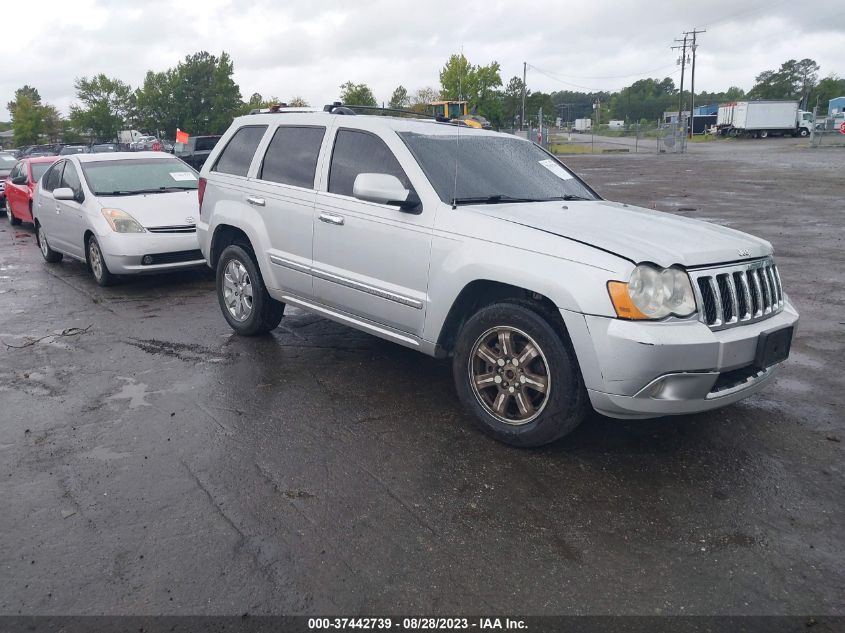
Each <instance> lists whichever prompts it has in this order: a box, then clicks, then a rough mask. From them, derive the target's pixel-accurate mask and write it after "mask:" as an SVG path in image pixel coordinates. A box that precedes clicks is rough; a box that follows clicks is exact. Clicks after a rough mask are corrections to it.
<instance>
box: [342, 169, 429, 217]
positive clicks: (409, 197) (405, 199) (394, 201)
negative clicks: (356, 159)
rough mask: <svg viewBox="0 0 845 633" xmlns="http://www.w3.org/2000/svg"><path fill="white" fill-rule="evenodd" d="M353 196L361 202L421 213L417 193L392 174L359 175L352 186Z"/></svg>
mask: <svg viewBox="0 0 845 633" xmlns="http://www.w3.org/2000/svg"><path fill="white" fill-rule="evenodd" d="M352 195H353V196H355V197H356V198H358V199H359V200H367V201H368V202H378V203H380V204H390V205H394V206H397V207H399V208H400V209H401V210H402V211H408V212H410V213H419V211H420V209H419V207H420V199H419V196H417V194H416V192H414V191H413V190H410V189H405V187H404V186H403V185H402V181H400V180H399V179H398V178H397V177H396V176H392V175H391V174H358V175H357V176H356V177H355V183H354V184H353V185H352Z"/></svg>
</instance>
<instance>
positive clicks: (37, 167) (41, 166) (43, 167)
mask: <svg viewBox="0 0 845 633" xmlns="http://www.w3.org/2000/svg"><path fill="white" fill-rule="evenodd" d="M52 164H53V163H32V165H31V166H32V182H38V181H39V180H41V176H43V175H44V172H45V171H47V170H48V169H50V166H51V165H52Z"/></svg>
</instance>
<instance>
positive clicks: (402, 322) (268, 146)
mask: <svg viewBox="0 0 845 633" xmlns="http://www.w3.org/2000/svg"><path fill="white" fill-rule="evenodd" d="M349 113H350V111H349V110H348V109H346V108H333V107H329V106H327V108H326V110H325V111H322V112H320V111H309V112H303V111H301V110H299V111H295V112H291V111H281V112H279V113H267V114H255V115H250V116H244V117H240V118H238V119H236V120H235V121H234V123H233V124H232V126H231V128H230V129H229V130H228V131H227V132H226V134H225V135H224V136H223V137H222V139H221V140H220V142H219V144H218V145H217V147H216V148H215V149H214V151H213V152H212V153H211V155H210V157H209V159H208V161H207V162H206V163H205V166H204V167H203V169H202V174H201V175H202V178H201V179H200V189H199V192H200V193H199V196H200V220H199V222H198V223H197V232H198V237H199V242H200V247H201V249H202V252H203V254H204V255H205V257H206V259H207V261H208V264H209V265H210V266H211V267H212V268H215V269H216V271H217V293H218V298H219V302H220V307H221V309H222V312H223V316H224V317H225V318H226V320H227V321H228V322H229V324H230V325H231V327H232V328H233V329H234V330H235V331H236V332H238V333H239V334H243V335H254V334H261V333H265V332H268V331H269V330H272V329H273V328H275V327H276V326H277V325H278V324H279V322H280V320H281V318H282V315H283V313H284V308H285V305H286V304H290V305H294V306H297V307H299V308H302V309H305V310H308V311H311V312H314V313H317V314H320V315H322V316H325V317H327V318H329V319H333V320H336V321H339V322H340V323H344V324H347V325H350V326H352V327H355V328H358V329H361V330H364V331H366V332H370V333H371V334H374V335H376V336H380V337H382V338H385V339H388V340H391V341H394V342H396V343H399V344H400V345H405V346H407V347H411V348H415V349H418V350H419V351H421V352H423V353H425V354H429V355H432V356H437V357H451V358H452V364H453V372H454V379H455V386H456V389H457V392H458V395H459V397H460V399H461V400H462V402H463V403H464V405H466V407H467V408H468V409H470V410H471V411H472V412H473V413H474V414H475V417H476V418H477V420H478V421H479V423H480V425H481V427H482V428H483V429H484V430H485V431H486V432H487V433H489V434H491V435H492V436H494V437H496V438H497V439H499V440H501V441H504V442H507V443H510V444H514V445H519V446H537V445H541V444H545V443H547V442H551V441H553V440H555V439H557V438H559V437H561V436H563V435H565V434H566V433H568V432H570V431H571V430H572V429H574V428H575V427H576V426H577V425H578V423H579V422H581V420H582V419H583V418H584V416H585V414H586V412H587V410H588V407H589V406H592V408H594V409H595V410H596V411H598V412H600V413H602V414H604V415H608V416H612V417H617V418H644V417H656V416H662V415H671V414H685V413H692V412H697V411H705V410H708V409H714V408H716V407H720V406H724V405H726V404H730V403H732V402H736V401H737V400H739V399H741V398H744V397H747V396H749V395H750V394H752V393H754V392H756V391H757V390H759V389H760V388H761V387H762V386H763V385H765V384H766V383H767V382H769V381H770V380H771V378H772V376H773V375H774V374H775V372H776V371H777V369H778V365H779V364H780V363H782V361H784V360H785V359H786V357H787V355H788V353H789V347H790V343H791V340H792V336H793V332H794V329H795V324H796V322H797V320H798V314H797V312H796V311H795V309H794V308H793V307H792V305H791V304H790V303H789V301H788V299H787V297H786V294H785V293H784V291H783V287H782V285H781V278H780V275H779V273H778V269H777V266H775V263H774V261H773V259H772V247H771V245H770V244H769V243H768V242H766V241H764V240H762V239H759V238H756V237H752V236H750V235H746V234H744V233H740V232H738V231H734V230H731V229H728V228H724V227H721V226H715V225H712V224H707V223H705V222H700V221H696V220H691V219H686V218H680V217H676V216H673V215H669V214H665V213H659V212H656V211H651V210H648V209H642V208H637V207H632V206H629V205H627V204H622V203H618V202H608V201H606V200H603V199H601V197H599V196H598V195H597V194H596V193H595V192H594V191H593V190H592V189H591V188H590V187H589V186H588V185H586V184H585V183H584V182H583V181H582V180H581V179H579V178H578V177H577V176H576V175H575V174H573V173H572V172H571V171H570V170H569V169H567V167H566V166H565V165H563V164H562V163H561V162H560V161H558V160H557V159H556V158H555V157H554V156H552V155H551V154H548V153H547V152H545V151H544V150H543V149H541V148H540V147H538V146H537V145H535V144H533V143H531V142H528V141H525V140H522V139H519V138H517V137H514V136H510V135H507V134H499V133H496V132H492V131H487V130H479V129H470V128H466V127H460V126H458V125H455V124H452V123H448V122H439V121H424V120H418V119H407V118H399V117H388V116H371V115H363V116H362V115H356V116H344V115H345V114H349Z"/></svg>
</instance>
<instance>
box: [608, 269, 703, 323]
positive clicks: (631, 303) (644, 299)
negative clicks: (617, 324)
mask: <svg viewBox="0 0 845 633" xmlns="http://www.w3.org/2000/svg"><path fill="white" fill-rule="evenodd" d="M607 290H608V292H609V293H610V299H611V301H612V302H613V307H614V309H615V310H616V315H617V316H619V317H622V318H624V319H662V318H663V317H665V316H669V315H670V314H674V315H675V316H680V317H685V316H689V315H690V314H692V313H693V312H695V296H694V295H693V292H692V284H691V283H690V280H689V275H687V273H686V272H685V271H683V270H681V269H680V268H656V267H655V266H651V265H649V264H640V265H639V266H637V267H636V268H635V269H634V272H632V273H631V279H630V280H629V281H628V283H625V282H624V281H610V282H608V284H607Z"/></svg>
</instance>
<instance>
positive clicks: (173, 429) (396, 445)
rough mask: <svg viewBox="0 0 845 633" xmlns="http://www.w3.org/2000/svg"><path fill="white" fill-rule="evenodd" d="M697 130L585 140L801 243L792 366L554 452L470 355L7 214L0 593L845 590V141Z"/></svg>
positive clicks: (90, 606)
mask: <svg viewBox="0 0 845 633" xmlns="http://www.w3.org/2000/svg"><path fill="white" fill-rule="evenodd" d="M692 151H693V153H692V154H690V155H688V156H685V157H679V156H669V155H664V156H656V155H637V156H618V155H614V156H609V155H606V156H579V157H572V158H570V159H567V160H566V162H567V163H568V164H570V165H571V166H573V167H574V168H575V169H576V170H577V171H578V172H579V173H580V174H582V175H583V176H584V177H585V178H586V179H587V180H588V182H591V183H592V184H593V185H594V186H595V187H596V188H597V190H598V191H599V192H600V193H602V194H603V195H605V196H606V197H608V198H611V199H616V200H624V201H628V202H632V203H636V204H640V205H643V206H648V207H655V208H658V209H662V210H669V211H675V212H678V213H680V214H683V215H689V216H692V217H699V218H705V219H709V220H712V221H716V222H720V223H722V224H725V225H728V226H731V227H735V228H738V229H743V230H747V231H750V232H753V233H756V234H758V235H761V236H763V237H765V238H767V239H769V240H770V241H772V242H773V243H774V245H775V248H776V256H777V258H778V263H779V266H780V270H781V274H782V277H783V281H784V285H785V288H786V290H787V292H788V293H789V294H790V296H791V298H792V299H793V301H794V302H795V303H796V304H797V306H798V308H799V310H800V312H801V316H802V320H801V323H800V326H799V336H798V338H797V340H796V341H795V342H794V346H793V352H792V356H791V358H790V359H789V361H788V362H787V366H786V367H785V371H783V372H782V373H781V374H780V376H779V377H778V378H777V381H776V382H775V383H774V384H773V385H772V386H770V387H769V388H768V389H766V390H765V391H764V392H763V393H761V394H760V395H757V396H755V397H752V398H750V399H749V400H747V401H745V402H743V403H740V404H737V405H734V406H731V407H729V408H726V409H723V410H720V411H716V412H712V413H708V414H702V415H694V416H686V417H680V418H667V419H661V420H653V421H637V422H620V421H616V420H610V419H606V418H602V417H599V416H595V415H594V416H592V417H591V418H590V419H588V420H587V421H586V422H585V423H584V424H583V425H582V426H581V427H580V428H579V429H578V430H577V431H576V432H575V433H573V434H572V435H571V436H569V437H567V438H565V439H564V440H562V441H560V442H558V443H556V444H554V445H552V446H549V447H546V448H542V449H539V450H538V449H535V450H519V449H514V448H510V447H507V446H503V445H501V444H498V443H496V442H494V441H492V440H490V439H488V438H486V437H485V436H484V435H482V434H481V433H480V432H479V431H477V430H476V428H475V427H474V426H473V422H472V420H471V418H470V417H469V415H467V414H466V413H464V412H463V411H462V410H461V408H460V407H459V405H458V403H457V401H456V397H455V394H454V391H453V387H452V382H451V376H450V368H449V363H448V362H445V361H437V360H433V359H430V358H427V357H425V356H422V355H419V354H417V353H415V352H413V351H410V350H406V349H404V348H401V347H398V346H395V345H392V344H390V343H387V342H383V341H380V340H379V339H376V338H373V337H370V336H368V335H364V334H360V333H357V332H355V331H353V330H350V329H348V328H345V327H342V326H339V325H335V324H333V323H330V322H328V321H325V320H323V319H321V318H317V317H313V316H310V315H306V314H304V313H302V312H299V311H295V310H289V313H288V315H287V316H286V318H285V319H284V320H283V322H282V326H281V327H280V328H279V329H278V330H277V331H276V332H275V333H274V334H273V335H272V336H270V337H265V338H254V339H246V338H238V337H236V336H233V335H232V334H231V332H230V330H229V328H228V327H227V325H226V323H225V321H224V320H223V318H222V316H221V315H220V313H219V309H218V306H217V302H216V299H215V295H214V292H213V279H212V277H211V275H210V273H205V272H202V271H200V272H191V273H184V274H178V275H169V276H166V277H158V278H146V279H138V280H133V281H129V282H127V283H124V284H121V285H118V286H115V287H113V288H108V289H102V288H99V287H98V286H96V285H95V283H94V282H93V281H92V279H91V278H90V277H89V276H88V274H87V273H86V271H85V270H84V269H83V267H82V266H81V265H79V264H77V263H73V262H67V261H66V262H64V263H62V264H60V265H58V266H49V265H47V264H44V263H43V262H42V260H41V257H40V254H39V252H38V249H37V248H36V245H35V239H34V236H33V233H32V228H31V227H29V226H27V225H24V226H23V227H10V226H9V224H8V222H7V221H6V220H5V219H2V220H0V341H2V342H3V343H2V344H0V477H1V478H2V486H0V507H2V512H0V577H2V578H3V581H2V583H0V613H2V614H19V613H23V614H69V613H73V614H160V613H166V614H242V613H245V612H249V613H253V614H267V613H286V614H291V613H307V614H312V613H321V614H326V613H341V614H385V613H427V614H437V613H441V614H445V613H521V614H552V613H572V614H584V613H590V614H615V613H631V614H633V613H635V614H803V613H815V614H833V613H838V614H843V613H845V600H843V596H845V578H844V577H843V570H845V530H843V525H845V503H843V501H845V479H843V462H845V460H843V456H844V455H845V453H843V443H842V441H843V440H845V421H843V404H845V389H843V386H845V379H843V369H845V361H844V360H843V351H845V317H843V314H842V308H843V307H844V306H845V290H843V271H845V256H843V233H845V231H843V227H844V226H845V220H843V213H844V212H845V203H843V200H844V199H845V181H844V180H843V176H842V171H841V164H842V159H843V158H845V151H837V150H827V151H819V152H816V153H813V152H810V151H808V150H805V149H802V148H797V147H793V146H788V147H787V146H785V145H784V146H783V147H780V148H779V147H778V146H777V144H776V142H773V143H771V144H768V145H765V146H763V145H757V146H756V147H751V146H750V145H742V144H741V142H737V143H734V144H732V145H731V144H715V147H710V146H707V147H704V148H703V149H702V148H699V147H695V148H693V150H692ZM837 165H839V167H837ZM70 328H80V329H82V330H84V331H80V330H79V329H70ZM63 331H64V335H61V334H60V333H62V332H63Z"/></svg>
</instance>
